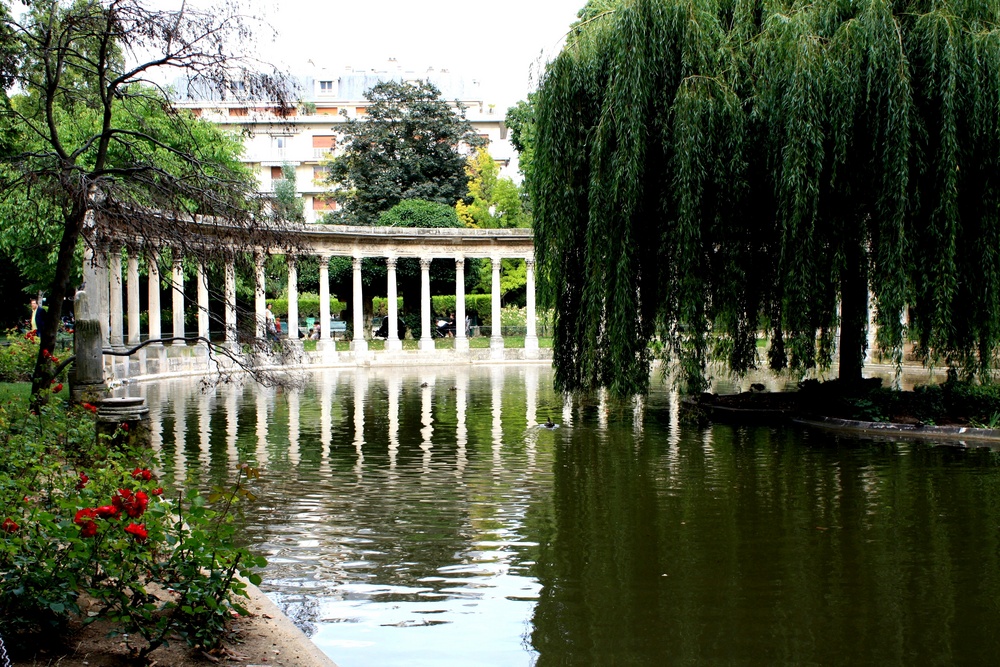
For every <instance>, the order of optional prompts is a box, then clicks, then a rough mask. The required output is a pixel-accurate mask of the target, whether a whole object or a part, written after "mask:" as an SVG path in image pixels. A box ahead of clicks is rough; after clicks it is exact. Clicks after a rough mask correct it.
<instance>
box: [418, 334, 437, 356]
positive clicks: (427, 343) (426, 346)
mask: <svg viewBox="0 0 1000 667" xmlns="http://www.w3.org/2000/svg"><path fill="white" fill-rule="evenodd" d="M420 349H421V350H422V351H424V352H433V351H434V350H435V347H434V339H433V338H431V337H430V336H424V337H423V338H421V339H420Z"/></svg>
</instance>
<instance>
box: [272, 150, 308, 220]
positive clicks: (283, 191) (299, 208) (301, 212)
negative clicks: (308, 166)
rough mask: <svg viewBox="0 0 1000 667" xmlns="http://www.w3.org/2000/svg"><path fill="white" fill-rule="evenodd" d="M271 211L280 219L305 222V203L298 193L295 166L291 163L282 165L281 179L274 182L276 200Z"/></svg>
mask: <svg viewBox="0 0 1000 667" xmlns="http://www.w3.org/2000/svg"><path fill="white" fill-rule="evenodd" d="M271 211H272V213H273V214H274V217H275V218H276V219H278V220H287V221H288V222H305V221H306V216H305V204H304V203H303V201H302V198H301V197H299V195H298V190H297V187H296V184H295V167H294V166H292V165H290V164H284V165H282V166H281V179H279V180H278V181H276V182H275V184H274V201H273V202H272V204H271Z"/></svg>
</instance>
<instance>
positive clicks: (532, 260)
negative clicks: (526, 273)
mask: <svg viewBox="0 0 1000 667" xmlns="http://www.w3.org/2000/svg"><path fill="white" fill-rule="evenodd" d="M524 263H525V264H527V265H528V268H534V266H535V256H534V255H528V256H527V257H525V258H524Z"/></svg>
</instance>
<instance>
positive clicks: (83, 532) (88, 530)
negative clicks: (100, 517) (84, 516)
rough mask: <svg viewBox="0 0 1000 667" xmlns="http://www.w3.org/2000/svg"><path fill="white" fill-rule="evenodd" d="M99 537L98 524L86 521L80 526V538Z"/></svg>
mask: <svg viewBox="0 0 1000 667" xmlns="http://www.w3.org/2000/svg"><path fill="white" fill-rule="evenodd" d="M94 535H97V524H96V523H94V522H93V521H85V522H84V523H83V524H81V526H80V537H93V536H94Z"/></svg>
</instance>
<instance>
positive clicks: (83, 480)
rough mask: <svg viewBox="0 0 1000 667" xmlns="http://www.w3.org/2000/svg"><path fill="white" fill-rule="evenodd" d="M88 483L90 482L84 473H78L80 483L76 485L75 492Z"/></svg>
mask: <svg viewBox="0 0 1000 667" xmlns="http://www.w3.org/2000/svg"><path fill="white" fill-rule="evenodd" d="M89 481H90V478H89V477H87V475H86V473H82V472H81V473H80V481H79V482H77V483H76V490H77V491H80V490H82V489H83V487H85V486H87V482H89Z"/></svg>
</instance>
